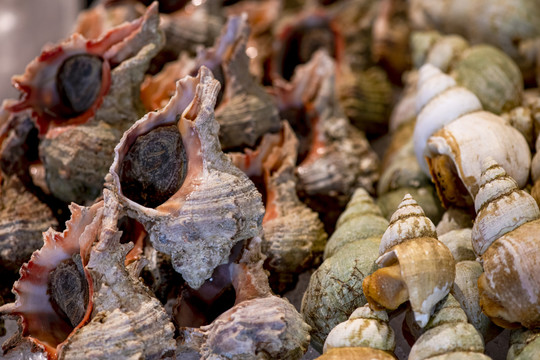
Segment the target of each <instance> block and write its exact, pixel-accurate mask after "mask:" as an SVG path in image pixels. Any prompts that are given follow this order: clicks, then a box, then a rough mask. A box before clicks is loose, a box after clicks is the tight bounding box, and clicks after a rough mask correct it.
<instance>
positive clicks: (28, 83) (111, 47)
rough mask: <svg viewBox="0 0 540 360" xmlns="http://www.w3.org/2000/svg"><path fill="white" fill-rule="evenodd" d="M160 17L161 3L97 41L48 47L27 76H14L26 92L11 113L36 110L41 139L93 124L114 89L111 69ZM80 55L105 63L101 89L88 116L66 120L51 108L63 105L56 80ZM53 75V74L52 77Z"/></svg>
mask: <svg viewBox="0 0 540 360" xmlns="http://www.w3.org/2000/svg"><path fill="white" fill-rule="evenodd" d="M155 14H157V3H153V4H152V5H151V6H149V7H148V10H147V11H146V13H145V15H144V16H142V17H140V18H139V19H136V20H134V21H132V22H130V23H124V24H122V25H119V26H117V27H115V28H113V29H111V30H110V31H108V32H107V33H106V34H104V35H103V36H102V37H101V38H99V39H97V40H87V39H85V38H84V36H82V35H80V34H77V33H75V34H73V35H72V36H71V37H70V38H69V39H67V40H65V41H64V42H62V43H60V44H59V45H54V46H47V47H45V48H44V49H43V51H42V53H41V54H40V55H39V56H38V57H37V58H35V59H34V60H32V62H30V64H29V65H28V66H27V67H26V70H25V73H24V74H23V75H18V76H14V77H13V78H12V84H13V86H14V87H15V88H17V89H18V90H19V91H21V92H22V94H21V95H22V96H21V99H20V100H19V101H18V102H17V103H15V104H13V105H10V106H9V107H8V108H7V109H8V110H9V111H12V112H18V111H22V110H25V109H32V115H33V117H34V118H35V119H36V125H37V127H38V129H39V133H40V135H44V134H46V133H47V131H48V129H49V127H51V128H55V127H66V126H73V125H79V124H84V123H85V122H87V121H88V120H90V119H91V118H92V117H93V116H94V114H95V112H96V111H97V109H98V108H99V107H100V106H101V103H102V102H103V98H104V96H105V95H106V94H107V92H108V91H109V88H110V85H111V67H114V66H115V65H116V64H118V63H120V62H121V61H122V60H123V58H121V57H122V56H124V55H125V54H123V51H122V50H123V49H124V47H125V46H126V45H127V44H128V43H129V42H130V40H131V39H133V38H134V37H135V36H136V34H137V33H138V32H139V31H140V29H141V28H142V27H143V25H144V24H145V22H146V21H147V19H148V18H149V17H150V16H152V15H153V16H155ZM77 54H90V55H96V56H99V57H100V58H102V59H103V65H102V79H101V89H100V91H99V94H98V96H97V98H96V100H95V101H94V103H93V104H92V105H91V106H90V108H88V109H87V110H86V111H85V112H84V113H82V114H80V115H78V116H75V117H72V118H69V119H62V118H60V117H59V116H58V115H56V114H55V113H54V112H52V110H51V109H50V108H54V107H55V106H57V104H59V103H60V99H59V96H58V94H57V93H56V88H55V84H56V82H55V81H54V80H53V81H51V78H53V79H54V78H55V76H56V75H55V74H56V73H57V71H58V69H59V67H60V66H61V65H62V63H63V62H64V60H66V59H67V58H68V57H71V56H73V55H77ZM51 73H52V74H53V75H52V76H51Z"/></svg>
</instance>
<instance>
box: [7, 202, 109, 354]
mask: <svg viewBox="0 0 540 360" xmlns="http://www.w3.org/2000/svg"><path fill="white" fill-rule="evenodd" d="M102 207H103V203H102V202H100V203H97V204H95V205H94V206H92V207H91V208H86V207H80V206H78V205H75V204H73V205H71V213H72V216H71V219H70V220H69V221H68V222H67V223H66V230H65V231H64V232H62V233H59V232H56V231H54V230H53V229H49V230H48V231H47V232H45V233H44V234H43V238H44V244H43V247H42V248H41V249H39V250H37V251H36V252H34V254H32V258H31V259H30V261H29V262H28V263H26V264H24V265H23V266H22V268H21V271H20V273H21V278H20V279H19V280H18V281H16V282H15V284H14V285H13V292H14V293H15V296H16V301H15V303H12V304H6V305H4V306H3V307H2V308H0V312H2V313H9V314H14V315H20V316H21V322H22V331H23V334H24V335H25V336H28V338H29V339H30V340H31V341H32V342H34V343H35V344H36V345H37V346H38V347H40V348H41V349H43V350H45V351H46V353H47V354H48V356H50V357H53V358H56V356H57V352H58V350H59V349H60V348H61V346H62V343H63V342H64V341H65V340H66V338H67V337H68V336H69V335H70V334H71V333H72V331H73V328H72V327H70V326H68V325H67V323H66V322H65V320H64V319H63V318H61V317H60V316H59V315H58V314H57V312H56V311H55V309H54V308H53V306H52V305H51V302H50V300H49V299H50V296H49V294H48V291H47V289H48V286H47V283H48V278H49V273H50V272H51V271H52V270H54V269H55V268H56V267H57V266H58V264H59V263H61V262H62V261H64V260H66V259H69V258H71V256H72V255H73V254H77V253H79V254H80V256H81V260H82V264H83V267H86V266H87V263H88V255H89V252H90V248H91V246H92V243H93V241H94V240H95V238H96V236H97V233H98V231H99V225H100V216H101V213H102V211H103V210H102ZM85 277H86V280H87V281H88V286H89V299H92V294H93V289H94V287H93V282H92V279H91V277H90V274H89V273H88V271H87V269H85ZM91 311H92V301H89V303H88V305H87V308H86V313H85V314H84V317H83V320H82V321H81V323H79V324H78V327H80V326H83V325H84V324H85V323H86V322H87V321H88V320H89V317H90V313H91Z"/></svg>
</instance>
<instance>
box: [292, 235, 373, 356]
mask: <svg viewBox="0 0 540 360" xmlns="http://www.w3.org/2000/svg"><path fill="white" fill-rule="evenodd" d="M379 242H380V236H374V237H369V238H367V239H363V240H358V241H352V242H350V243H348V244H346V245H344V246H342V247H341V248H340V250H339V251H338V252H336V253H335V254H333V255H332V256H331V257H329V258H327V259H326V260H325V261H324V262H323V263H322V264H321V266H320V267H319V268H318V269H317V270H316V271H315V272H314V273H313V274H312V275H311V278H310V281H309V286H308V288H307V290H306V292H305V293H304V297H303V299H302V308H301V311H302V315H303V316H304V319H305V321H306V322H307V323H308V324H309V325H310V326H311V327H312V332H311V345H312V346H313V347H314V348H315V349H316V350H317V351H319V352H322V348H323V344H324V341H325V339H326V337H327V336H328V333H329V332H330V330H332V329H333V328H334V327H335V326H336V325H337V324H339V323H341V322H343V321H345V320H347V318H348V317H349V316H350V314H352V313H353V311H354V310H355V309H356V308H358V307H360V306H363V305H365V304H366V302H367V300H366V298H365V296H364V294H363V291H362V280H363V279H364V277H365V276H366V275H367V274H370V273H372V272H373V271H375V270H376V268H377V267H376V265H375V263H374V262H375V259H377V256H378V247H379Z"/></svg>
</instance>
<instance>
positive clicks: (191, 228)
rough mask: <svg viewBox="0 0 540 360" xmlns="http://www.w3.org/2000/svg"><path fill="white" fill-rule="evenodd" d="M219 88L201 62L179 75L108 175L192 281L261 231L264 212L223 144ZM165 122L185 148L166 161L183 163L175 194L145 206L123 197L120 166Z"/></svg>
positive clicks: (131, 133) (197, 282)
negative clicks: (217, 113) (172, 91)
mask: <svg viewBox="0 0 540 360" xmlns="http://www.w3.org/2000/svg"><path fill="white" fill-rule="evenodd" d="M218 90H219V83H218V82H217V81H216V80H214V78H213V76H212V74H211V73H210V71H209V70H208V69H207V68H206V67H202V68H201V69H200V71H199V75H198V76H197V78H192V77H186V78H184V79H182V80H180V81H179V82H178V83H177V93H176V95H175V96H174V97H173V98H172V99H171V101H170V102H169V104H168V105H167V106H166V107H165V108H163V109H162V110H161V111H158V112H153V113H149V114H148V115H146V116H145V117H143V118H142V119H141V120H139V121H137V122H136V123H135V124H134V125H133V126H132V127H131V128H130V129H129V130H128V131H127V132H126V133H124V136H123V138H122V140H121V141H120V143H119V144H118V145H117V147H116V148H115V159H114V162H113V164H112V165H111V169H110V174H111V175H110V179H109V182H110V183H111V186H112V188H113V189H114V191H115V193H116V196H117V197H118V198H119V200H120V202H121V203H122V204H123V205H125V206H126V209H127V213H128V214H129V215H130V216H131V217H133V218H135V219H137V221H139V222H141V223H142V224H143V225H144V226H145V228H146V230H147V232H148V233H149V237H150V241H151V242H152V244H153V245H154V247H155V248H156V249H157V250H158V251H161V252H164V253H166V254H168V255H170V256H171V258H172V264H173V267H174V268H175V270H176V271H178V272H179V273H181V274H182V276H183V277H184V279H185V280H186V281H187V282H188V284H189V285H190V286H191V287H193V288H198V287H199V286H201V284H202V283H203V282H204V281H205V280H206V279H208V278H209V277H210V276H211V275H212V272H213V270H214V269H215V267H216V266H218V265H219V264H223V263H225V262H227V259H228V256H229V253H230V250H231V248H232V247H233V245H234V244H236V243H237V242H239V241H241V240H244V239H247V238H250V237H253V236H255V235H257V234H259V232H260V226H261V221H262V217H263V212H264V209H263V206H262V202H261V195H260V194H259V193H258V192H257V190H256V188H255V186H254V185H253V183H252V182H251V181H250V180H249V179H248V178H247V176H246V175H245V174H244V173H243V172H242V171H241V170H239V169H238V168H236V167H235V166H234V165H233V164H232V163H231V160H230V159H229V158H228V157H226V156H225V154H223V152H222V151H221V148H220V144H219V140H218V135H217V132H218V127H219V126H218V124H217V122H216V121H215V119H214V112H213V108H214V104H215V101H216V97H217V93H218ZM167 125H173V126H175V127H177V128H178V131H179V134H180V137H181V140H182V143H183V146H184V148H185V153H186V155H185V158H182V157H181V156H180V157H179V158H178V159H176V160H171V161H173V163H174V162H176V163H178V164H181V167H182V168H185V167H187V170H186V172H185V177H184V179H183V182H181V184H180V187H179V189H178V190H177V191H176V192H175V193H174V194H173V195H172V196H170V197H168V198H167V197H164V202H163V203H161V204H158V205H157V206H156V207H155V208H152V207H147V206H144V205H142V204H140V203H138V202H136V201H133V200H131V199H129V198H128V197H126V196H125V194H124V193H123V185H122V184H121V179H120V174H121V171H122V170H121V168H122V164H123V161H124V158H125V156H126V153H127V152H128V150H129V149H130V147H131V146H132V144H133V143H134V142H135V140H136V139H137V138H138V137H139V136H141V135H145V134H149V133H151V132H152V131H153V130H154V129H159V128H160V127H163V126H167ZM182 162H183V163H182ZM185 163H187V164H185ZM143 164H144V163H143ZM149 165H152V164H149ZM152 166H154V165H152ZM158 167H159V164H158ZM165 170H166V169H165ZM175 176H178V177H180V176H181V174H180V173H179V174H178V175H175ZM156 180H157V179H155V180H154V181H156Z"/></svg>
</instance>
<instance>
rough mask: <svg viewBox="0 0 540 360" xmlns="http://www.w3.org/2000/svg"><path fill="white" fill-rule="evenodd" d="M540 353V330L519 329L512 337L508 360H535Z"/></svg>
mask: <svg viewBox="0 0 540 360" xmlns="http://www.w3.org/2000/svg"><path fill="white" fill-rule="evenodd" d="M538 354H540V331H539V330H526V329H518V330H515V331H513V332H512V335H511V337H510V349H508V354H507V355H506V360H535V359H538Z"/></svg>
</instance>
